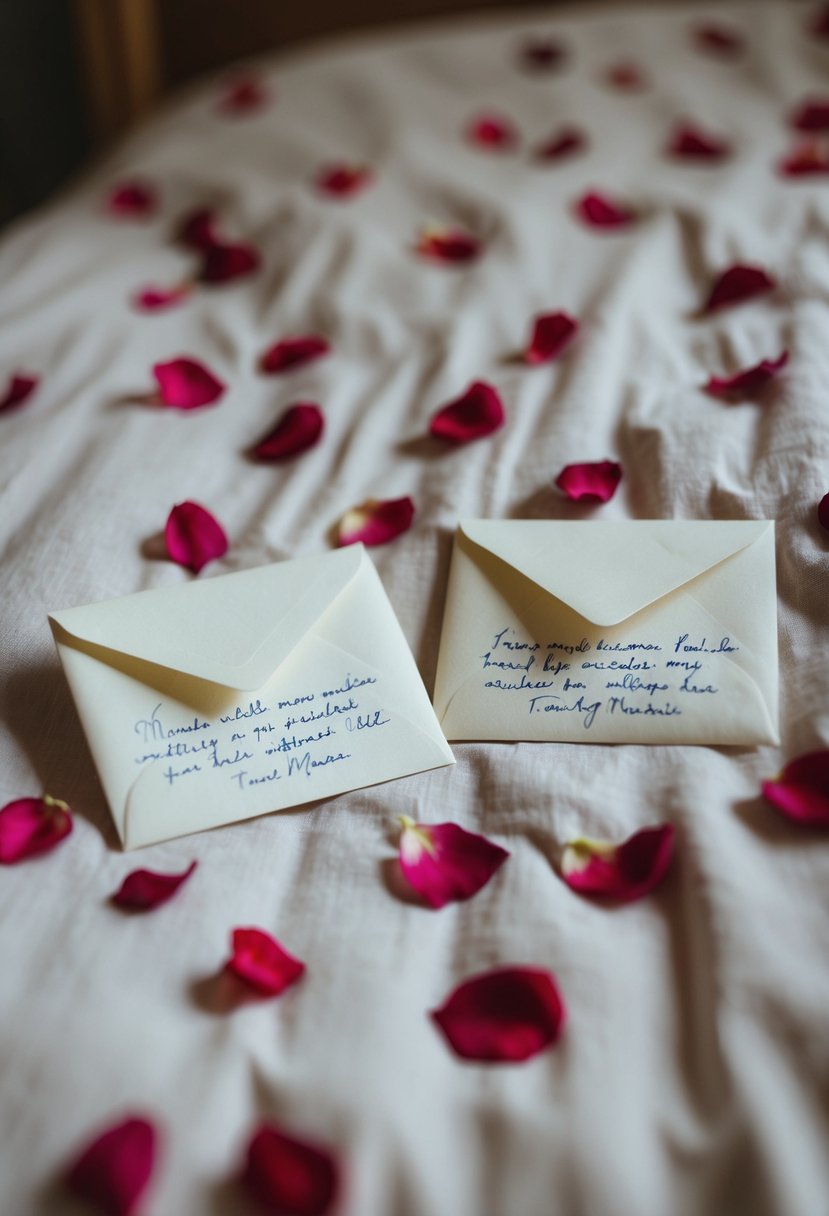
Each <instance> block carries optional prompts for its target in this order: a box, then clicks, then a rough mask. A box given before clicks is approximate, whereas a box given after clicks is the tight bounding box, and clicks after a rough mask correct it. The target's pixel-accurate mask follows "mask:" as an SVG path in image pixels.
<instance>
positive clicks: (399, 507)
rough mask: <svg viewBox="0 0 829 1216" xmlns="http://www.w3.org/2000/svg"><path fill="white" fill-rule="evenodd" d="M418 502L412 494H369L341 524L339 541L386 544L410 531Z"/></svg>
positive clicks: (340, 544)
mask: <svg viewBox="0 0 829 1216" xmlns="http://www.w3.org/2000/svg"><path fill="white" fill-rule="evenodd" d="M414 514H415V505H414V503H413V502H412V500H411V498H409V497H408V496H407V497H405V498H387V499H383V500H381V501H378V500H377V499H375V498H369V499H368V500H367V501H366V502H364V503H361V504H360V506H359V507H352V509H351V510H350V511H346V513H345V515H344V516H343V517H342V519H341V520H340V522H339V524H338V525H337V545H338V546H339V547H340V548H342V547H343V545H354V544H358V543H361V544H364V545H368V546H371V545H385V544H386V542H387V541H390V540H394V538H395V537H396V536H400V535H401V533H403V532H408V530H409V528H411V526H412V520H413V519H414Z"/></svg>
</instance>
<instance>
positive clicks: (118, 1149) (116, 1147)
mask: <svg viewBox="0 0 829 1216" xmlns="http://www.w3.org/2000/svg"><path fill="white" fill-rule="evenodd" d="M157 1140H158V1133H157V1131H156V1129H155V1127H154V1126H153V1124H152V1123H150V1121H149V1120H148V1119H142V1118H138V1117H131V1118H128V1119H124V1121H123V1122H121V1123H117V1124H115V1126H114V1127H110V1128H108V1129H107V1130H106V1131H105V1132H103V1133H102V1134H101V1135H100V1136H98V1137H97V1138H96V1139H95V1140H93V1141H92V1143H91V1144H90V1145H89V1146H88V1147H87V1148H86V1149H84V1151H83V1152H82V1153H81V1155H80V1157H78V1159H77V1161H76V1162H75V1163H74V1165H73V1166H72V1167H71V1168H70V1170H69V1172H68V1174H67V1177H66V1184H67V1186H68V1188H69V1190H70V1191H71V1192H72V1194H73V1195H77V1196H78V1197H79V1198H81V1199H84V1200H86V1202H87V1203H90V1204H91V1205H92V1206H93V1207H94V1208H96V1209H97V1211H99V1212H101V1213H102V1214H103V1216H136V1214H137V1207H138V1203H139V1201H140V1199H141V1196H142V1195H143V1194H144V1191H145V1190H146V1188H147V1185H148V1183H149V1181H150V1178H151V1177H152V1173H153V1167H154V1165H155V1158H156V1144H157Z"/></svg>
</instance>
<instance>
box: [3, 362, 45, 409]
mask: <svg viewBox="0 0 829 1216" xmlns="http://www.w3.org/2000/svg"><path fill="white" fill-rule="evenodd" d="M39 384H40V377H39V376H29V375H27V374H26V373H25V372H15V373H14V374H13V375H12V376H11V378H10V379H9V383H8V387H7V389H6V391H5V393H4V394H3V396H2V397H0V414H3V413H5V412H6V411H7V410H8V411H9V412H11V411H12V410H13V409H17V407H18V406H19V405H25V403H26V402H27V401H28V400H29V398H30V397H31V396H32V394H33V393H34V391H35V389H36V388H37V386H38V385H39Z"/></svg>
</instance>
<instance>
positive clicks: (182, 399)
mask: <svg viewBox="0 0 829 1216" xmlns="http://www.w3.org/2000/svg"><path fill="white" fill-rule="evenodd" d="M153 375H154V376H155V378H156V381H157V382H158V392H159V397H160V399H161V403H162V405H168V406H170V408H171V409H176V410H194V409H197V408H198V407H199V406H201V405H212V404H213V402H214V401H218V399H219V398H220V397H221V395H222V393H224V391H225V386H224V384H222V382H221V380H218V379H217V378H216V376H214V375H213V373H212V372H211V371H210V370H209V369H208V368H206V367H205V366H204V364H203V363H199V362H198V361H197V360H196V359H188V358H187V357H186V356H182V357H181V358H180V359H171V360H170V362H169V363H156V365H155V366H154V368H153Z"/></svg>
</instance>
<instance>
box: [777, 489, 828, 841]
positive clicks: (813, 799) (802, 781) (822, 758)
mask: <svg viewBox="0 0 829 1216" xmlns="http://www.w3.org/2000/svg"><path fill="white" fill-rule="evenodd" d="M824 501H825V500H824ZM821 505H822V504H821ZM824 526H825V525H824ZM763 797H764V798H765V799H766V801H767V802H770V803H771V805H772V806H773V807H775V808H776V809H777V810H778V811H780V813H781V815H785V816H786V818H787V819H791V820H792V822H793V823H797V824H800V825H801V826H802V827H821V828H824V827H829V748H824V749H823V750H822V751H817V752H807V753H806V754H805V755H803V756H798V757H797V758H796V759H795V760H790V761H789V763H788V764H787V765H786V767H785V768H784V769H783V772H782V773H781V774H780V776H779V777H776V778H775V779H774V780H773V781H764V782H763Z"/></svg>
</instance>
